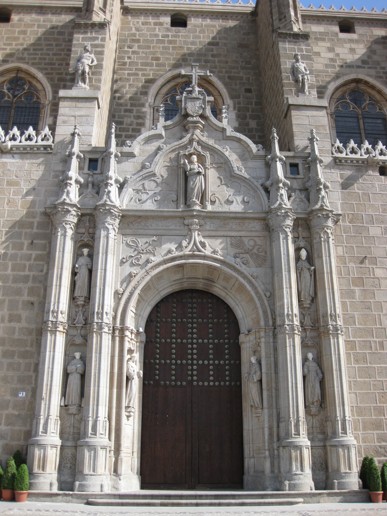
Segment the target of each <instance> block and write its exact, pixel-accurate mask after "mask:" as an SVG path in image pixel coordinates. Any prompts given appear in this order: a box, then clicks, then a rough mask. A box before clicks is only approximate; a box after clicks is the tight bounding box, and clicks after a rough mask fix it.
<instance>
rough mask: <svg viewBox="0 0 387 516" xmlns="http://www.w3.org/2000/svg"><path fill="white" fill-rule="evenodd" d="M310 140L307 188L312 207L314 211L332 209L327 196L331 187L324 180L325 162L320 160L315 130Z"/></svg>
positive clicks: (312, 131) (311, 132) (311, 133)
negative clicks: (323, 169) (323, 166)
mask: <svg viewBox="0 0 387 516" xmlns="http://www.w3.org/2000/svg"><path fill="white" fill-rule="evenodd" d="M308 140H309V143H310V158H309V159H308V162H309V165H310V176H309V181H308V183H307V186H308V188H309V192H310V206H311V208H312V209H314V210H316V209H318V208H327V209H330V206H329V201H328V196H327V191H328V190H329V188H330V186H329V183H327V182H326V181H325V180H324V178H323V174H322V167H321V165H322V164H323V160H322V159H321V158H320V154H319V151H318V146H317V142H318V138H317V136H316V131H315V130H314V129H312V130H311V131H310V138H308Z"/></svg>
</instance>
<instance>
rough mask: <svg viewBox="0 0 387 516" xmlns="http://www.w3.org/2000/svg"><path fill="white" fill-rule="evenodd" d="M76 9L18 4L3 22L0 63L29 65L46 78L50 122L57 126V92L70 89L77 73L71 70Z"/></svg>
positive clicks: (0, 26)
mask: <svg viewBox="0 0 387 516" xmlns="http://www.w3.org/2000/svg"><path fill="white" fill-rule="evenodd" d="M76 14H77V12H76V11H75V10H74V9H64V8H62V9H59V8H57V9H54V8H51V9H47V8H43V7H42V8H37V7H35V8H28V7H17V8H14V9H12V17H11V22H10V23H1V24H0V42H1V44H0V66H4V65H8V64H16V63H18V64H26V65H29V66H31V67H33V68H35V69H36V70H37V71H39V72H40V73H41V74H43V75H44V77H45V78H46V79H47V81H48V83H49V84H50V86H51V89H52V95H53V98H52V103H51V106H50V109H49V118H48V125H49V127H50V129H51V130H53V129H54V128H55V123H56V116H57V113H58V92H59V90H60V89H62V88H69V87H71V86H72V84H73V82H74V75H73V74H71V73H69V70H70V68H72V67H73V63H71V62H70V56H71V47H72V40H73V27H74V17H75V16H76Z"/></svg>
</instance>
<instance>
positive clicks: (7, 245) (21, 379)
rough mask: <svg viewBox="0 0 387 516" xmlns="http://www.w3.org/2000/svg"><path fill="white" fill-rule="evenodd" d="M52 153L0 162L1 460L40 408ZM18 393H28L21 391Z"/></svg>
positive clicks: (23, 439) (22, 444)
mask: <svg viewBox="0 0 387 516" xmlns="http://www.w3.org/2000/svg"><path fill="white" fill-rule="evenodd" d="M50 162H51V155H44V154H41V153H39V154H36V155H35V156H31V155H30V156H28V157H26V156H23V155H21V154H13V155H12V156H10V155H8V156H6V157H3V158H2V160H1V162H0V185H1V187H0V213H1V217H0V227H1V235H0V236H1V261H0V292H1V294H0V305H1V309H0V321H1V323H0V375H1V382H0V460H1V462H2V463H4V460H5V458H6V457H7V456H8V455H9V454H12V453H14V452H15V450H17V449H21V450H22V451H23V452H25V451H26V444H27V442H28V439H29V438H30V436H31V425H32V417H33V412H34V408H35V389H36V378H37V370H38V363H39V354H40V339H41V328H42V321H43V311H44V301H45V292H46V278H47V268H48V259H49V250H50V236H51V229H50V221H49V218H48V216H47V215H46V214H45V213H44V207H45V206H46V203H47V199H48V197H49V196H50V194H52V193H53V190H51V187H52V188H53V189H55V188H56V182H57V179H55V180H52V178H51V171H50V169H51V167H50ZM19 393H25V395H23V394H22V395H21V396H22V397H19Z"/></svg>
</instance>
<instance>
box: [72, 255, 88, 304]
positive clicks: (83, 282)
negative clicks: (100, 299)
mask: <svg viewBox="0 0 387 516" xmlns="http://www.w3.org/2000/svg"><path fill="white" fill-rule="evenodd" d="M91 268H92V262H91V258H90V256H89V249H88V248H84V249H82V256H80V257H79V258H78V260H77V263H76V264H75V272H76V276H75V288H74V298H87V299H88V298H89V295H90V271H91Z"/></svg>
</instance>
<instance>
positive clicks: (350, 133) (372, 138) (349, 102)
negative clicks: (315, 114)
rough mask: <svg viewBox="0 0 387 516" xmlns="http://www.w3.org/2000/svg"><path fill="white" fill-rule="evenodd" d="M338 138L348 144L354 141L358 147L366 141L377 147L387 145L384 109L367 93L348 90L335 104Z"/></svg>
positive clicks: (353, 89)
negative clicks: (380, 143) (377, 145)
mask: <svg viewBox="0 0 387 516" xmlns="http://www.w3.org/2000/svg"><path fill="white" fill-rule="evenodd" d="M334 119H335V125H336V136H337V138H338V139H339V140H340V142H341V143H343V144H346V143H348V141H349V140H350V139H352V140H353V141H354V142H355V143H357V144H358V145H359V144H361V143H363V142H364V141H365V140H367V141H368V143H370V144H371V145H375V144H376V143H377V142H378V140H380V141H381V142H382V143H384V144H387V116H386V114H385V113H384V111H383V108H382V106H381V105H380V104H378V102H377V101H376V100H375V99H373V98H372V97H371V96H370V95H369V94H368V93H367V92H366V91H363V90H361V89H359V88H352V89H348V90H347V91H346V92H344V93H343V94H341V95H340V96H339V97H337V99H336V101H335V104H334Z"/></svg>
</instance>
